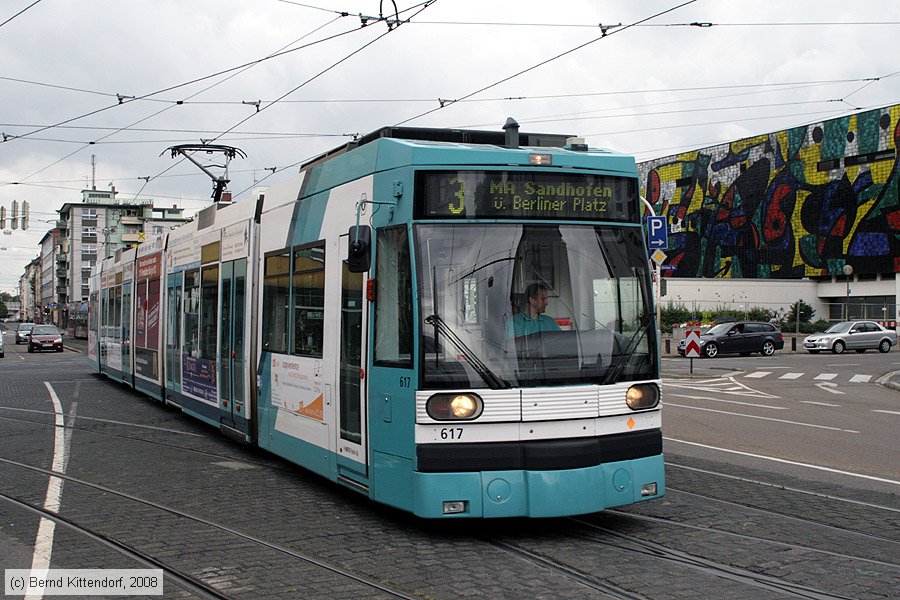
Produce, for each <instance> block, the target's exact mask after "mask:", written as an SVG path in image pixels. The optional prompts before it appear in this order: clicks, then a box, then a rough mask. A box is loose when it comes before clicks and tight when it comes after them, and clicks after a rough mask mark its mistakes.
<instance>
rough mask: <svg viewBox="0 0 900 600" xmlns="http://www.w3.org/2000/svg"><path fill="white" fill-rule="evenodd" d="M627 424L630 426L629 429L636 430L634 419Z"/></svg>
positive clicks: (630, 419)
mask: <svg viewBox="0 0 900 600" xmlns="http://www.w3.org/2000/svg"><path fill="white" fill-rule="evenodd" d="M625 424H626V425H628V429H634V419H633V418H629V419H628V421H627V422H626V423H625Z"/></svg>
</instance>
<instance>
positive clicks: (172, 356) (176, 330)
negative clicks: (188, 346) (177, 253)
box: [166, 273, 184, 392]
mask: <svg viewBox="0 0 900 600" xmlns="http://www.w3.org/2000/svg"><path fill="white" fill-rule="evenodd" d="M183 278H184V274H183V273H173V274H171V275H169V280H168V282H167V284H166V295H167V296H166V387H168V388H169V389H170V390H175V391H176V392H180V391H181V312H182V306H181V282H182V279H183Z"/></svg>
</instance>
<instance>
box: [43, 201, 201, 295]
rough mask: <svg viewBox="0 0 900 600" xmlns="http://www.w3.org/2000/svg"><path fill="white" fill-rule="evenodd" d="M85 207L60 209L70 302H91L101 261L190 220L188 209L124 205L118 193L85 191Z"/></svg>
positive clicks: (59, 225) (70, 205)
mask: <svg viewBox="0 0 900 600" xmlns="http://www.w3.org/2000/svg"><path fill="white" fill-rule="evenodd" d="M81 196H82V198H81V202H79V203H66V204H63V206H62V208H60V209H59V217H60V218H59V221H57V223H56V225H57V228H59V230H60V231H61V232H62V235H63V237H64V239H65V243H64V244H63V248H64V252H63V254H64V255H65V259H61V264H62V265H64V266H65V291H64V292H61V295H60V301H61V299H62V293H64V294H65V298H66V300H65V302H66V303H69V302H79V301H83V300H87V299H88V295H89V292H88V282H89V281H90V276H91V270H92V269H93V268H94V267H95V266H96V265H97V264H98V261H99V260H102V259H103V258H105V257H107V256H112V255H113V254H115V253H116V251H117V250H120V249H125V248H130V247H132V246H136V245H138V244H140V243H141V242H142V241H144V239H146V238H149V237H151V236H153V235H159V234H162V233H164V232H165V231H166V230H168V229H169V228H171V227H175V226H178V225H180V224H182V223H185V222H187V221H189V220H190V219H187V218H185V217H184V216H183V212H184V209H181V208H178V207H177V206H174V207H172V208H157V207H154V206H153V201H152V200H149V199H132V200H128V201H120V200H119V199H118V198H117V192H116V190H115V188H112V189H111V190H109V191H105V190H97V189H91V190H83V191H82V192H81Z"/></svg>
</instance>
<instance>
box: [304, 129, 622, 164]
mask: <svg viewBox="0 0 900 600" xmlns="http://www.w3.org/2000/svg"><path fill="white" fill-rule="evenodd" d="M518 136H519V139H518V147H517V148H508V147H506V145H505V144H506V132H504V131H488V130H475V129H440V128H429V127H382V128H381V129H378V130H376V131H373V132H372V133H369V134H367V135H364V136H362V137H361V138H359V139H356V140H353V141H351V142H347V143H346V144H343V145H341V146H338V147H337V148H334V149H332V150H329V151H328V152H325V153H324V154H321V155H319V156H317V157H316V158H313V159H312V160H310V161H308V162H306V163H304V164H303V165H302V166H301V168H300V170H301V171H304V170H308V169H312V168H314V167H317V166H319V165H321V164H323V163H325V162H327V161H329V160H331V159H333V158H337V157H338V156H341V155H342V154H345V153H347V152H350V151H351V150H355V149H357V148H360V147H362V146H365V145H367V144H371V143H372V142H377V141H379V140H383V139H392V140H396V141H398V142H400V143H403V142H408V143H409V144H410V145H412V144H415V145H418V146H422V145H431V144H433V145H434V146H442V147H444V148H446V147H448V146H457V147H463V148H467V149H471V150H482V149H488V147H489V148H490V149H493V150H497V151H514V150H528V149H532V148H547V149H550V148H556V149H559V150H563V149H565V148H566V144H567V142H568V140H569V139H570V138H572V137H573V136H572V135H568V134H558V133H528V132H518ZM479 147H480V148H479ZM597 152H602V153H604V154H610V155H615V153H613V152H611V151H609V150H597V149H591V150H590V151H589V152H588V153H590V154H594V155H596V153H597ZM579 153H581V152H579Z"/></svg>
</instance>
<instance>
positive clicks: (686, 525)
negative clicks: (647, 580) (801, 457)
mask: <svg viewBox="0 0 900 600" xmlns="http://www.w3.org/2000/svg"><path fill="white" fill-rule="evenodd" d="M603 512H604V513H607V514H610V515H616V516H620V517H623V518H626V519H634V520H637V521H644V522H646V523H656V524H661V525H667V526H672V527H680V528H684V529H692V530H694V531H704V532H708V533H714V534H718V535H722V536H726V537H732V538H738V539H742V540H749V541H757V542H766V543H769V544H775V545H778V546H782V547H785V548H791V549H794V550H801V551H806V552H816V553H818V554H824V555H826V556H830V557H833V558H842V559H846V560H854V561H860V562H865V563H870V564H873V565H878V566H881V567H889V568H893V569H900V563H893V562H887V561H883V560H878V559H873V558H867V557H864V556H858V555H853V554H845V553H842V552H833V551H830V550H823V549H821V548H814V547H812V546H805V545H803V544H794V543H791V542H783V541H780V540H773V539H770V538H766V537H763V536H758V535H747V534H746V533H737V532H734V531H728V530H725V529H720V528H717V527H710V526H706V525H694V524H691V523H681V522H679V521H673V520H671V519H666V518H662V517H654V516H650V515H642V514H636V513H629V512H625V511H620V510H615V509H607V510H605V511H603ZM847 533H850V534H858V535H864V536H867V537H868V534H864V533H859V532H855V531H848V532H847ZM878 539H879V540H880V541H887V542H891V540H885V539H884V538H878Z"/></svg>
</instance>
